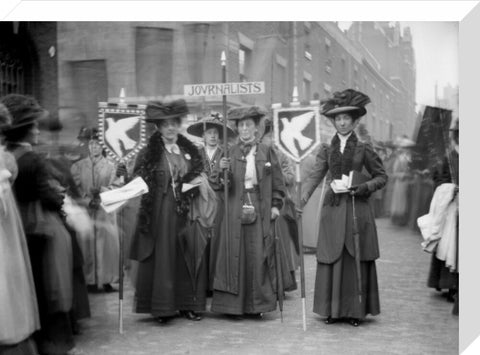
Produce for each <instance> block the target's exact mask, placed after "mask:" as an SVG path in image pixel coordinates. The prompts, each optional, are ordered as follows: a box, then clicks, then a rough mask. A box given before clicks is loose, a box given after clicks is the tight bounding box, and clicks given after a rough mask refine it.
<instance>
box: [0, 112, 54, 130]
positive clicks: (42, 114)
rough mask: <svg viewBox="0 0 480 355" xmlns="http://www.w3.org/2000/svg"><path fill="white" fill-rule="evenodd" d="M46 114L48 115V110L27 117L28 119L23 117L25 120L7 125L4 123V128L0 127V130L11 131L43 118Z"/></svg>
mask: <svg viewBox="0 0 480 355" xmlns="http://www.w3.org/2000/svg"><path fill="white" fill-rule="evenodd" d="M47 116H48V111H46V110H45V111H44V112H43V113H41V114H40V115H39V116H32V117H28V119H25V121H23V122H18V123H16V124H13V123H11V124H9V125H6V126H5V127H4V128H2V132H11V131H15V130H17V129H20V128H23V127H25V126H29V125H32V124H34V123H35V122H37V121H39V120H43V119H45V118H46V117H47Z"/></svg>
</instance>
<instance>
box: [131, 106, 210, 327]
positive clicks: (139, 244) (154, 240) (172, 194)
mask: <svg viewBox="0 0 480 355" xmlns="http://www.w3.org/2000/svg"><path fill="white" fill-rule="evenodd" d="M187 114H188V108H187V104H186V102H185V101H184V100H181V99H179V100H175V101H171V102H162V101H150V102H149V103H148V104H147V108H146V121H147V122H150V123H154V124H155V125H156V127H157V128H156V131H155V133H153V135H152V136H151V137H150V139H149V142H148V145H147V146H146V147H145V148H144V149H143V150H142V151H141V152H140V155H139V156H138V157H137V162H136V167H135V169H134V174H135V175H138V176H141V177H142V178H143V179H144V180H145V182H146V183H147V185H148V188H149V192H148V193H147V194H145V195H144V196H143V198H142V201H141V206H140V212H139V218H138V224H137V229H136V232H135V234H134V236H133V240H132V245H131V252H130V256H131V258H132V259H134V260H137V261H138V262H139V266H138V275H137V282H136V290H135V312H137V313H150V314H151V315H152V316H153V317H155V319H156V320H157V321H158V322H159V323H166V322H168V321H169V320H171V319H172V318H173V317H174V316H175V315H176V314H177V311H180V312H181V314H182V315H183V316H184V317H186V318H187V319H190V320H200V319H201V317H200V315H198V314H197V313H196V312H202V311H204V310H205V302H206V285H207V273H206V272H201V273H200V274H201V275H202V277H203V278H204V280H197V282H198V283H195V282H192V281H191V275H190V273H189V269H188V264H187V260H186V258H187V255H186V253H185V250H184V248H185V246H184V245H183V244H182V243H181V242H180V240H181V239H182V238H180V236H181V235H182V233H185V231H186V227H187V225H188V223H187V222H188V216H187V214H188V208H189V205H190V200H189V195H188V194H187V193H184V192H182V185H183V184H184V183H188V182H191V181H192V180H193V179H194V178H196V177H198V176H199V175H200V174H201V173H202V171H203V162H202V157H201V155H200V153H199V151H198V149H197V147H196V146H195V145H194V144H193V143H192V142H191V141H189V140H188V139H187V138H185V137H184V136H183V135H181V134H179V133H178V132H179V129H180V126H181V119H182V117H184V116H186V115H187ZM202 267H203V268H204V269H205V270H207V265H206V264H205V265H203V266H202ZM202 285H203V287H202Z"/></svg>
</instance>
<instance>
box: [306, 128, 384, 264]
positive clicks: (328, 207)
mask: <svg viewBox="0 0 480 355" xmlns="http://www.w3.org/2000/svg"><path fill="white" fill-rule="evenodd" d="M353 134H354V133H352V135H353ZM347 144H348V143H347ZM333 149H334V146H333V145H331V146H327V145H323V146H322V147H321V148H320V150H319V152H318V155H317V157H316V163H315V167H314V169H313V172H312V173H311V175H310V176H309V177H306V180H305V183H304V185H303V187H302V200H303V201H308V198H309V197H310V195H311V194H312V193H313V191H314V190H315V188H316V187H317V186H318V185H319V184H320V183H321V182H322V179H323V178H324V177H325V176H326V178H327V179H326V186H327V187H328V190H327V192H326V194H325V199H324V201H325V202H324V206H323V209H322V216H321V221H320V232H319V237H318V245H317V260H318V261H319V262H321V263H324V264H332V263H334V262H335V261H336V260H337V259H338V258H339V257H340V256H341V254H342V250H343V248H344V245H345V247H346V249H347V251H348V253H349V254H350V255H351V256H352V257H353V256H354V255H355V249H354V243H353V230H352V225H353V215H352V199H351V197H350V194H339V195H338V196H333V195H334V193H333V190H332V189H331V188H330V182H331V181H332V176H331V171H330V169H331V168H332V167H331V166H330V165H331V162H332V160H331V157H332V153H333ZM352 149H354V153H353V161H352V169H353V170H356V171H359V172H364V173H368V174H369V175H370V176H371V179H370V180H369V181H368V182H367V185H368V189H369V191H370V192H371V193H373V192H375V191H376V190H378V189H381V188H382V187H383V186H385V184H386V182H387V175H386V174H385V170H384V168H383V164H382V161H381V160H380V157H379V156H378V155H377V154H376V153H375V152H374V150H373V148H372V146H371V145H370V144H368V143H362V142H360V141H357V142H356V144H355V146H354V148H353V147H352ZM335 199H336V201H335V202H332V201H334V200H335ZM332 203H334V204H335V205H332ZM337 204H338V205H337ZM355 212H356V215H357V221H358V230H359V234H360V259H361V261H370V260H375V259H378V258H379V256H380V252H379V247H378V238H377V229H376V226H375V219H374V216H373V211H372V210H371V207H370V205H369V203H368V199H366V198H355Z"/></svg>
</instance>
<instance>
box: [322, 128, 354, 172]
mask: <svg viewBox="0 0 480 355" xmlns="http://www.w3.org/2000/svg"><path fill="white" fill-rule="evenodd" d="M357 142H358V138H357V136H356V134H355V132H352V134H351V135H350V137H348V139H347V144H346V145H345V149H344V150H343V154H342V153H341V152H340V138H338V134H335V136H333V138H332V143H331V146H330V159H329V162H328V165H329V167H330V172H331V174H332V178H333V179H341V178H342V175H347V176H348V174H349V173H350V171H351V170H352V167H353V156H354V154H355V147H356V146H357Z"/></svg>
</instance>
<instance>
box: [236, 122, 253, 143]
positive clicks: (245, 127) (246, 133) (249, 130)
mask: <svg viewBox="0 0 480 355" xmlns="http://www.w3.org/2000/svg"><path fill="white" fill-rule="evenodd" d="M237 129H238V136H239V137H240V139H241V140H243V141H249V140H252V139H253V138H254V137H255V133H256V132H257V125H256V124H255V121H254V120H253V118H246V119H243V120H241V121H240V122H238V124H237Z"/></svg>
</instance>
